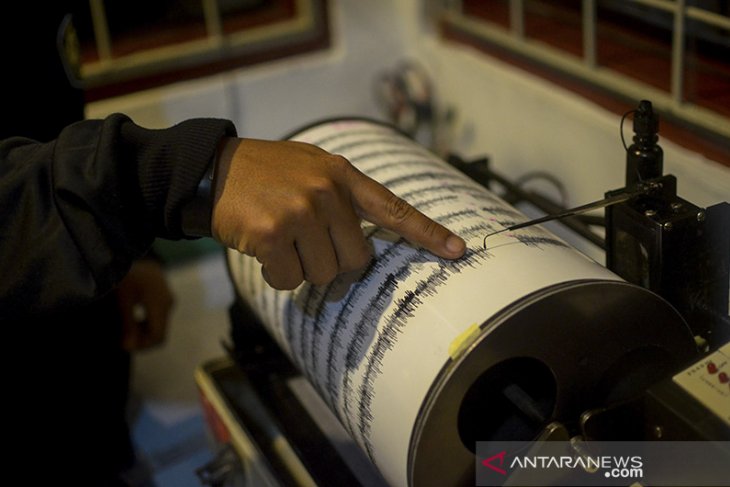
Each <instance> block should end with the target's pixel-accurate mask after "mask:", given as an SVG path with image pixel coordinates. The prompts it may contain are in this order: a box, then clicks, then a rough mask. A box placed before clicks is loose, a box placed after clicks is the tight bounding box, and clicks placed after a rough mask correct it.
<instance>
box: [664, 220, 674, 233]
mask: <svg viewBox="0 0 730 487" xmlns="http://www.w3.org/2000/svg"><path fill="white" fill-rule="evenodd" d="M662 228H664V231H665V232H671V231H672V228H674V226H673V225H672V222H667V223H665V224H664V225H662Z"/></svg>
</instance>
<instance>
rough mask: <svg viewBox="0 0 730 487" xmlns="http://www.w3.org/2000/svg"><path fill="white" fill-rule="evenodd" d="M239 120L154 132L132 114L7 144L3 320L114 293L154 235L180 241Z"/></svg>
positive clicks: (2, 152) (2, 202) (2, 171)
mask: <svg viewBox="0 0 730 487" xmlns="http://www.w3.org/2000/svg"><path fill="white" fill-rule="evenodd" d="M235 135H236V133H235V128H234V126H233V124H232V123H231V122H229V121H226V120H218V119H191V120H187V121H184V122H182V123H180V124H178V125H175V126H173V127H170V128H167V129H159V130H150V129H145V128H142V127H140V126H138V125H136V124H135V123H133V122H132V121H131V120H130V119H129V118H128V117H127V116H125V115H121V114H115V115H111V116H110V117H108V118H106V119H104V120H86V121H82V122H78V123H76V124H73V125H70V126H68V127H66V128H65V129H64V130H63V131H62V132H61V134H60V135H59V136H58V138H57V139H56V140H54V141H51V142H48V143H38V142H35V141H33V140H30V139H27V138H20V137H15V138H10V139H6V140H3V141H1V142H0V273H1V277H0V319H4V318H6V317H14V318H17V317H22V316H27V315H32V314H40V313H45V312H49V311H59V310H63V309H64V308H67V307H72V306H76V305H79V304H83V303H86V302H88V301H90V300H92V299H94V298H96V297H98V296H101V295H103V294H105V293H106V292H108V291H109V290H110V289H112V287H113V286H114V285H115V284H116V283H117V282H119V281H120V280H121V279H122V277H124V275H125V274H126V272H127V271H128V269H129V266H130V265H131V263H132V261H133V260H134V259H135V258H137V257H139V256H141V255H143V254H144V253H145V252H146V251H147V250H148V249H149V248H150V246H151V244H152V242H153V240H154V239H155V238H156V237H161V238H167V239H182V238H189V237H192V236H188V235H185V234H184V233H183V231H182V228H181V211H182V208H183V207H184V206H185V204H186V203H187V202H188V201H189V200H191V199H192V198H193V197H194V195H195V192H196V189H197V186H198V182H199V181H200V179H201V178H202V177H203V175H204V173H205V171H206V169H207V168H208V166H209V164H210V163H211V161H212V160H213V158H214V157H215V154H216V150H217V147H218V143H219V141H220V140H221V138H222V137H224V136H235Z"/></svg>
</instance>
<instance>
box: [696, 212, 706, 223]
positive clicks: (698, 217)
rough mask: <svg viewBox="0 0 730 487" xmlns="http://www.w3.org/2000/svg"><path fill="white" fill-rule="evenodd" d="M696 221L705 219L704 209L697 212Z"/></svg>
mask: <svg viewBox="0 0 730 487" xmlns="http://www.w3.org/2000/svg"><path fill="white" fill-rule="evenodd" d="M697 221H698V222H703V221H705V212H704V211H700V212H697Z"/></svg>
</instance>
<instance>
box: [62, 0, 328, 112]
mask: <svg viewBox="0 0 730 487" xmlns="http://www.w3.org/2000/svg"><path fill="white" fill-rule="evenodd" d="M200 1H201V5H202V10H203V15H204V22H205V32H206V34H205V37H203V38H200V39H193V40H181V42H179V43H173V44H169V45H165V46H160V47H153V48H150V49H146V50H142V51H137V52H133V53H130V54H125V55H121V56H118V57H115V56H113V55H112V40H111V36H110V34H109V23H108V19H107V16H106V12H105V9H104V1H103V0H89V8H90V17H91V21H92V26H93V33H94V43H95V47H96V51H97V54H98V59H96V60H94V61H91V62H82V63H81V64H80V66H79V67H78V69H76V70H72V72H74V71H75V72H76V73H77V77H76V79H74V83H75V84H76V85H77V86H78V87H80V88H82V89H83V90H84V91H85V93H86V99H87V101H89V102H91V101H96V100H100V99H104V98H109V97H113V96H118V95H123V94H127V93H131V92H134V91H139V90H143V89H148V88H153V87H158V86H163V85H166V84H169V83H173V82H177V81H181V80H188V79H194V78H199V77H202V76H208V75H212V74H216V73H219V72H222V71H225V70H229V69H235V68H239V67H244V66H249V65H253V64H256V63H261V62H265V61H270V60H274V59H280V58H283V57H287V56H291V55H296V54H302V53H306V52H312V51H316V50H320V49H326V48H328V47H330V45H331V39H330V27H329V18H328V5H327V3H328V2H327V0H293V4H294V10H295V14H294V16H293V17H292V18H287V19H283V20H281V19H280V20H274V21H271V22H267V23H263V24H261V25H256V26H253V27H249V28H246V29H245V30H239V31H236V32H230V33H227V32H225V29H224V19H223V18H222V17H221V12H220V10H219V8H218V2H217V0H200Z"/></svg>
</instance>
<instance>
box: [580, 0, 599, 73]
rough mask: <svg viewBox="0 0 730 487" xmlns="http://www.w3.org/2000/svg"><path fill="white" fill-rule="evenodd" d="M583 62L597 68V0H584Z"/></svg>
mask: <svg viewBox="0 0 730 487" xmlns="http://www.w3.org/2000/svg"><path fill="white" fill-rule="evenodd" d="M582 25H583V62H585V64H586V66H588V67H590V68H595V67H596V0H583V19H582Z"/></svg>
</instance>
